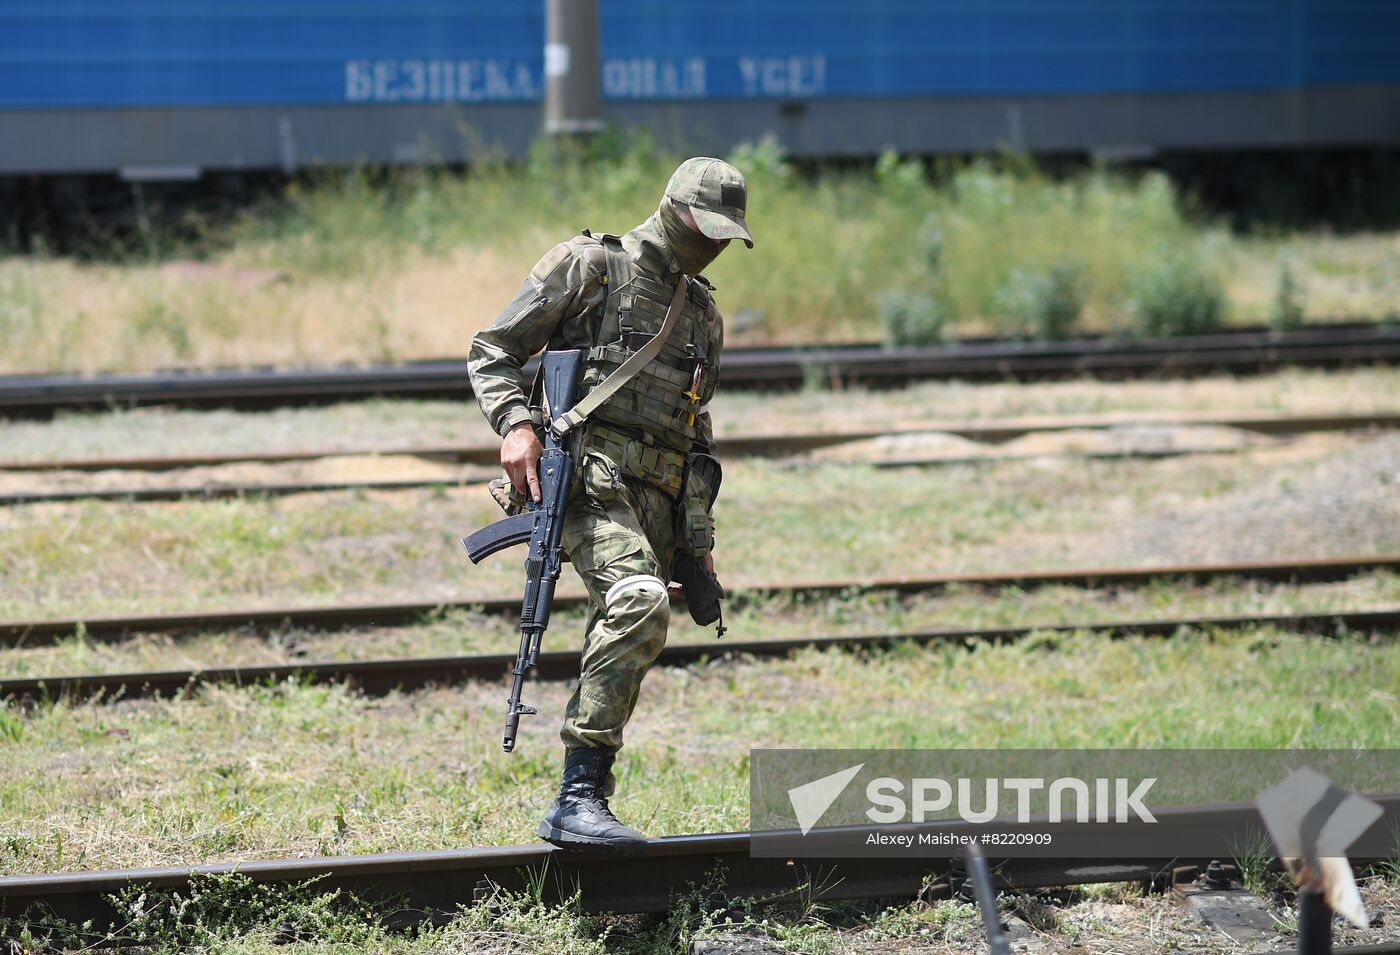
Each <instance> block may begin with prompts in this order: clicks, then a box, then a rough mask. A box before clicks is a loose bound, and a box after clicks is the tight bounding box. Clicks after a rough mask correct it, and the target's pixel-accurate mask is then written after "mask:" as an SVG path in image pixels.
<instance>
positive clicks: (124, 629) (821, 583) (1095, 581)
mask: <svg viewBox="0 0 1400 955" xmlns="http://www.w3.org/2000/svg"><path fill="white" fill-rule="evenodd" d="M1377 570H1381V571H1396V570H1400V554H1374V555H1365V556H1353V557H1335V558H1325V559H1322V560H1305V561H1296V560H1283V561H1253V562H1247V563H1224V564H1168V565H1162V566H1158V567H1088V568H1078V569H1072V570H1048V571H1010V572H1003V573H990V574H928V575H901V576H891V577H848V578H838V579H825V580H796V581H784V582H772V583H762V582H756V583H746V584H741V585H737V586H733V587H731V588H730V593H731V594H735V595H738V594H746V593H748V594H755V593H842V592H848V591H852V590H861V591H871V590H885V591H893V592H896V593H901V594H909V593H923V592H927V591H933V590H940V589H945V588H948V587H953V586H968V587H987V588H996V587H1020V588H1022V589H1025V590H1031V589H1035V588H1040V587H1050V586H1068V587H1138V586H1142V585H1143V584H1146V583H1149V582H1150V581H1153V580H1178V581H1182V582H1189V583H1204V582H1207V581H1211V580H1218V579H1221V578H1226V577H1242V578H1247V579H1251V580H1269V581H1282V582H1293V583H1325V582H1328V581H1336V580H1345V579H1347V578H1348V577H1352V576H1355V575H1356V574H1359V573H1365V572H1368V571H1377ZM586 599H587V598H586V597H585V596H584V595H583V594H581V593H579V592H577V591H575V592H569V591H568V590H564V591H561V592H559V593H558V594H556V596H555V598H554V606H555V607H556V608H560V609H563V608H567V607H577V606H580V605H582V604H583V603H584V602H585V601H586ZM466 609H478V610H481V611H482V612H485V613H512V612H514V613H518V612H519V610H520V598H519V597H464V598H462V599H460V600H454V601H442V600H437V601H432V600H425V601H409V602H403V603H374V604H371V603H365V604H346V605H339V606H328V607H327V606H321V607H316V606H283V607H267V608H258V609H252V608H248V609H234V610H215V611H196V612H193V613H168V614H144V615H139V616H87V617H67V618H54V617H47V618H34V619H14V620H0V647H4V646H10V647H15V646H29V647H34V646H43V645H46V644H50V643H53V642H55V641H57V640H60V639H62V638H64V637H66V636H69V635H70V634H72V633H74V632H75V631H77V630H78V629H79V627H81V628H82V630H83V633H84V634H85V636H86V638H87V639H89V640H107V641H110V640H119V639H121V638H122V637H123V636H125V635H127V634H133V633H164V634H179V633H193V632H199V631H206V632H207V631H211V630H235V629H239V628H243V627H251V628H255V629H269V628H279V627H280V628H297V629H318V630H333V629H344V628H349V627H393V626H402V625H404V624H411V623H415V622H417V621H419V620H422V619H423V618H424V617H427V616H431V615H433V614H436V613H441V612H443V611H447V610H466Z"/></svg>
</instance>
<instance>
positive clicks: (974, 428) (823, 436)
mask: <svg viewBox="0 0 1400 955" xmlns="http://www.w3.org/2000/svg"><path fill="white" fill-rule="evenodd" d="M1140 427H1159V428H1160V427H1175V428H1191V427H1217V428H1234V429H1237V430H1240V431H1250V432H1254V433H1257V434H1263V435H1268V436H1271V437H1286V436H1290V435H1299V434H1309V433H1318V432H1333V431H1364V430H1368V429H1393V428H1400V411H1395V412H1389V411H1381V412H1371V413H1364V414H1327V415H1316V414H1314V415H1269V414H1244V415H1208V414H1207V415H1189V416H1177V417H1163V416H1158V415H1148V416H1124V417H1105V416H1102V415H1076V416H1072V417H1061V418H1052V419H1045V418H1040V419H1026V420H1016V419H993V420H988V421H936V420H934V421H926V422H918V423H910V424H905V425H900V426H898V427H883V428H850V429H843V430H834V431H816V432H807V433H797V434H794V433H791V432H783V433H774V434H735V435H721V436H720V437H719V439H718V441H719V445H720V450H721V452H722V453H723V454H725V455H726V456H733V457H781V456H786V455H792V454H801V453H803V452H807V451H818V450H821V449H823V448H829V447H835V446H838V445H842V444H851V443H854V442H857V441H869V440H873V439H876V438H884V437H891V436H898V435H908V434H929V433H937V434H946V435H950V436H952V437H956V438H963V439H965V440H968V441H977V442H980V443H983V444H1004V443H1005V442H1007V441H1012V440H1014V439H1016V438H1023V437H1025V436H1027V435H1031V434H1046V433H1052V432H1059V431H1075V430H1089V429H1096V430H1102V429H1105V428H1140ZM500 455H501V445H500V442H499V441H494V442H485V443H481V444H465V443H464V444H444V445H405V446H399V447H359V448H355V447H350V448H320V449H313V450H308V451H272V452H259V451H245V452H239V451H234V452H228V453H225V454H187V455H155V456H150V455H148V456H144V457H96V458H69V459H53V458H44V459H37V460H31V461H25V460H11V461H0V471H9V472H14V473H27V472H46V471H75V472H87V471H176V470H183V469H186V468H196V467H218V466H221V465H227V464H293V463H297V462H302V461H316V460H320V459H323V458H331V457H414V458H422V459H424V460H428V461H438V462H443V463H446V464H484V465H492V466H494V465H497V464H499V462H500Z"/></svg>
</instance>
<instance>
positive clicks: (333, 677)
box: [0, 608, 1400, 701]
mask: <svg viewBox="0 0 1400 955" xmlns="http://www.w3.org/2000/svg"><path fill="white" fill-rule="evenodd" d="M1265 626H1274V627H1281V628H1286V629H1288V630H1292V631H1294V632H1298V633H1308V634H1317V635H1322V636H1334V637H1335V636H1340V635H1343V634H1380V633H1385V634H1390V633H1393V632H1395V631H1396V630H1397V629H1400V608H1389V609H1385V610H1367V611H1355V612H1349V613H1317V614H1306V613H1299V614H1257V615H1254V614H1251V615H1244V616H1226V617H1177V618H1169V619H1163V620H1128V621H1115V622H1109V623H1071V624H1043V625H1039V626H1022V627H987V628H973V629H947V630H942V629H930V630H914V631H903V632H891V633H875V634H861V635H853V636H811V637H795V638H788V639H774V640H747V641H743V640H723V641H716V642H713V643H680V644H668V645H667V646H665V647H664V648H663V649H662V651H661V654H660V656H659V657H658V658H657V660H656V663H657V665H659V666H690V665H693V664H703V663H705V662H707V661H711V660H717V659H738V658H753V659H775V658H780V657H786V656H789V655H790V654H793V653H796V652H797V651H799V650H813V649H815V650H828V649H837V650H846V651H868V650H884V649H890V648H893V647H897V646H930V645H936V644H950V645H959V644H961V645H966V644H972V643H1003V642H1008V641H1012V640H1018V639H1020V638H1022V637H1025V636H1028V635H1029V634H1032V633H1040V634H1070V633H1075V632H1079V633H1087V634H1094V635H1097V636H1102V637H1105V638H1107V639H1119V638H1123V637H1129V636H1160V637H1168V636H1171V635H1173V634H1175V633H1178V632H1181V631H1183V630H1239V629H1244V628H1250V627H1265ZM514 665H515V654H514V653H485V654H476V655H473V656H457V657H403V658H395V659H381V660H334V661H327V662H295V663H283V664H260V665H250V666H233V667H210V668H208V669H203V670H158V671H142V672H136V673H94V674H79V675H60V676H41V677H23V678H12V679H4V680H0V700H5V699H17V700H22V701H24V700H27V701H43V700H58V699H69V700H75V701H76V700H92V699H97V700H106V701H111V700H116V699H134V698H138V697H140V698H145V697H164V696H176V695H179V694H181V693H186V692H188V691H190V690H192V689H195V688H197V687H199V686H202V685H206V684H210V683H223V684H232V685H236V686H254V685H267V684H272V683H277V682H281V681H283V680H297V681H301V682H305V683H342V682H343V683H347V684H350V685H352V686H354V687H355V688H356V689H358V690H359V691H360V692H362V693H365V694H369V695H384V694H387V693H392V692H399V691H401V692H409V691H413V690H418V689H422V688H423V687H427V686H441V685H449V684H457V683H462V682H465V681H468V680H496V679H502V678H504V676H505V675H506V674H507V673H508V672H509V671H510V669H511V668H512V667H513V666H514ZM578 673H579V655H578V653H577V652H576V651H572V650H555V651H546V652H544V653H541V654H540V655H539V665H538V667H537V669H536V670H535V672H534V676H535V678H537V679H541V680H570V679H573V678H575V677H577V676H578Z"/></svg>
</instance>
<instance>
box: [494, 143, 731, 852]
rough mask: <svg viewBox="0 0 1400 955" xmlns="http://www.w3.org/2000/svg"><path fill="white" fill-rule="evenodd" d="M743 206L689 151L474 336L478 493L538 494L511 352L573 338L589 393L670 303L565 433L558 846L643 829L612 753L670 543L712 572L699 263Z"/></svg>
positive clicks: (651, 627) (652, 621)
mask: <svg viewBox="0 0 1400 955" xmlns="http://www.w3.org/2000/svg"><path fill="white" fill-rule="evenodd" d="M747 204H748V203H747V188H746V186H745V183H744V177H743V176H742V175H741V174H740V173H739V171H738V170H737V169H735V168H734V167H733V166H731V165H730V164H729V163H726V162H723V161H721V160H719V159H709V158H695V159H688V160H686V161H685V162H684V163H682V164H681V165H680V167H679V168H678V169H677V170H676V172H675V174H674V175H672V176H671V180H670V182H669V183H667V185H666V194H665V196H663V197H662V199H661V203H660V206H659V207H658V208H657V210H656V212H655V213H654V214H653V215H652V216H651V217H650V218H649V219H647V220H646V221H645V222H643V223H642V224H641V225H639V226H637V227H636V228H635V229H633V230H632V231H630V232H628V233H626V234H625V235H623V236H621V237H617V236H611V235H602V236H593V235H591V234H590V233H588V232H587V231H585V232H584V233H583V235H581V236H578V237H576V238H574V239H571V240H570V241H568V242H562V243H560V244H559V245H556V246H555V247H554V248H553V249H551V250H550V251H549V252H548V253H546V254H545V256H544V258H542V259H540V261H539V262H538V263H537V264H536V265H535V267H534V268H533V269H532V270H531V271H530V275H529V277H528V278H527V279H526V280H525V284H524V286H522V287H521V289H520V292H519V293H518V294H517V295H516V296H515V299H514V300H513V301H512V302H511V303H510V304H509V305H508V306H507V307H506V309H505V311H504V312H502V313H501V315H500V317H498V318H497V319H496V321H495V323H494V324H493V325H492V326H491V327H490V328H487V329H485V330H483V331H481V332H480V333H478V334H477V335H476V336H475V338H473V339H472V346H471V352H470V357H469V371H470V374H471V380H472V388H473V390H474V391H475V393H476V396H477V402H478V403H479V404H480V406H481V411H482V413H483V414H484V415H486V419H487V421H489V422H490V424H491V427H493V428H494V429H495V430H496V432H497V433H498V434H500V435H501V437H502V439H503V440H502V442H501V464H502V466H503V467H504V469H505V472H506V476H507V478H508V482H509V483H508V484H506V485H504V486H503V487H501V486H498V488H497V489H496V490H495V491H493V493H496V494H497V499H498V500H502V502H503V504H506V503H508V501H507V499H508V498H510V497H511V496H512V495H513V499H514V500H515V501H517V502H523V501H524V497H523V495H524V494H526V493H528V494H529V495H530V496H531V497H532V498H533V499H534V500H536V501H538V500H539V498H540V491H539V477H538V474H537V471H536V465H537V462H538V461H539V459H540V455H541V453H542V450H543V449H542V446H541V443H540V440H539V436H538V435H537V434H536V431H535V428H536V426H537V425H538V424H539V422H538V421H537V420H536V419H535V417H534V416H533V415H532V412H531V407H530V402H529V401H528V400H527V398H526V394H525V388H524V380H523V375H522V372H521V367H522V366H523V365H524V363H525V361H526V359H528V358H529V357H530V356H531V355H533V354H534V353H536V352H538V351H540V350H541V349H543V348H545V347H546V346H548V347H549V348H551V349H564V348H578V349H583V350H585V360H584V371H583V376H582V381H581V385H580V389H579V391H580V395H586V394H587V393H588V392H589V391H590V390H591V389H592V388H593V387H595V386H597V385H598V384H599V383H600V382H603V381H605V380H606V379H607V378H608V377H609V375H611V374H612V373H613V372H614V371H616V370H617V368H618V367H619V366H620V365H621V364H622V362H624V361H625V360H626V359H627V357H628V355H630V354H631V353H632V352H634V351H636V350H637V349H639V348H641V347H643V346H644V345H646V344H647V343H648V342H649V341H651V340H652V339H653V338H654V337H656V336H657V334H658V333H659V332H660V331H662V325H663V323H664V322H665V319H666V315H667V313H668V311H669V310H670V309H671V307H672V305H673V302H674V303H675V305H676V306H677V307H679V309H680V310H679V313H678V316H677V318H676V319H675V322H674V325H673V327H672V328H671V330H670V332H669V333H668V334H667V335H666V336H665V338H664V342H665V344H664V345H663V346H662V350H661V352H660V353H659V354H658V355H657V357H656V358H654V359H653V360H651V361H650V362H648V363H647V364H646V365H644V366H642V368H641V370H640V372H638V373H637V374H635V376H633V377H631V378H628V379H627V380H626V381H625V383H624V384H622V385H621V387H620V388H619V390H618V391H617V392H616V393H615V394H613V395H612V396H611V397H609V398H608V399H607V400H606V401H604V403H603V404H602V405H600V406H599V407H598V408H597V409H596V410H595V411H594V412H593V413H592V414H591V415H590V416H589V417H588V419H587V420H586V422H584V423H583V424H582V425H581V426H580V427H579V428H577V429H575V430H574V431H572V432H571V433H570V436H569V440H570V441H571V442H572V443H571V444H570V446H569V450H570V452H571V453H572V454H573V457H574V460H575V461H576V462H578V468H577V471H576V477H575V481H574V487H573V488H572V489H571V491H570V495H569V502H568V507H567V513H566V517H565V521H564V528H563V538H562V546H563V549H564V552H565V553H566V554H568V556H569V559H570V561H571V562H572V563H573V565H574V569H575V570H576V571H578V574H579V576H580V577H581V578H582V579H583V583H584V586H585V587H586V588H587V589H588V597H589V604H588V619H587V622H586V624H585V628H584V643H583V656H582V661H581V668H580V669H581V676H580V678H579V682H578V686H577V687H576V688H575V689H574V693H573V696H572V698H571V699H570V700H569V703H568V706H567V707H566V708H565V711H564V725H563V728H562V730H561V731H560V736H561V738H562V739H563V741H564V750H565V755H564V774H563V782H562V783H561V785H560V788H559V795H558V797H557V798H556V799H555V800H554V803H553V805H551V806H550V807H549V812H548V813H547V814H546V815H545V818H544V821H542V822H541V823H540V825H539V829H538V834H539V836H540V838H542V839H545V840H547V841H549V842H551V843H553V844H554V845H556V846H559V847H561V848H583V847H594V848H603V849H611V850H615V851H636V850H638V849H640V848H641V847H642V846H644V845H645V842H646V837H645V836H643V835H642V834H641V833H640V832H638V831H637V830H635V829H632V828H629V827H627V826H625V825H623V824H622V823H621V822H619V821H618V819H617V817H616V816H614V815H613V814H612V811H611V810H610V809H609V808H608V802H607V797H608V796H610V795H611V794H612V784H613V777H612V764H613V760H614V757H615V755H616V753H617V750H618V749H619V748H620V747H621V746H622V730H623V727H625V726H626V725H627V721H628V719H629V718H630V717H631V715H632V710H633V708H634V707H635V706H636V704H637V694H638V692H639V690H640V689H641V684H642V678H643V677H644V676H645V675H646V672H647V670H648V669H649V668H650V667H651V665H652V663H653V662H654V661H655V660H656V657H657V655H658V654H659V653H660V652H661V648H662V646H664V645H665V643H666V629H667V624H668V622H669V619H670V604H669V601H668V593H667V591H668V587H667V583H668V581H670V580H671V579H672V571H671V568H672V562H673V559H674V558H675V556H676V554H677V553H678V552H684V553H686V554H689V555H691V556H693V557H695V558H699V559H702V560H703V561H704V566H705V568H706V569H707V570H708V571H710V572H711V573H713V569H714V562H713V556H712V555H711V553H710V550H711V548H712V546H713V543H714V539H713V528H714V525H713V521H712V519H711V517H710V513H709V511H710V505H711V503H712V502H713V497H714V493H716V492H717V491H718V485H719V470H718V464H717V462H715V461H714V458H713V456H712V451H713V439H712V430H711V425H710V415H709V412H708V410H707V405H708V403H709V401H710V398H711V396H712V395H713V394H714V390H715V383H716V378H717V373H718V370H719V354H720V350H721V348H722V347H723V342H724V329H723V323H722V320H721V318H720V314H719V310H718V309H717V308H716V307H715V304H714V299H713V298H712V297H711V295H710V291H711V289H713V286H712V285H711V284H710V283H709V282H708V281H707V280H706V279H704V278H702V277H701V276H700V273H701V272H702V271H703V270H704V269H705V267H706V266H708V265H709V264H710V263H711V262H712V261H714V259H715V257H716V256H718V255H719V253H720V252H721V251H723V250H724V248H725V247H726V246H727V245H728V244H729V242H730V240H731V239H742V240H743V241H744V243H745V244H746V245H748V247H749V248H753V238H752V236H750V234H749V230H748V226H747V224H746V223H745V221H744V212H745V208H746V206H747ZM682 281H684V282H685V283H686V286H685V289H684V294H683V296H681V295H680V284H679V283H681V282H682ZM678 296H679V297H678ZM619 377H624V376H619ZM536 413H537V412H536ZM516 489H518V490H516Z"/></svg>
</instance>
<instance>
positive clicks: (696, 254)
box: [656, 198, 723, 275]
mask: <svg viewBox="0 0 1400 955" xmlns="http://www.w3.org/2000/svg"><path fill="white" fill-rule="evenodd" d="M656 214H657V219H658V220H659V221H660V223H661V234H662V236H663V237H664V238H665V240H666V248H668V249H670V250H671V254H672V255H674V256H675V257H676V264H678V265H679V266H680V267H681V271H682V272H684V273H685V274H686V275H699V274H700V273H701V272H702V271H704V269H705V266H707V265H709V264H710V263H711V262H713V261H714V260H715V259H716V258H717V257H718V256H719V254H720V252H721V251H723V247H722V246H721V245H720V244H719V243H717V242H715V241H714V240H713V239H707V238H705V237H704V236H703V235H701V234H700V233H699V232H696V231H695V230H694V229H692V228H691V227H690V226H688V225H686V224H685V223H684V222H682V221H681V217H680V214H679V213H677V212H676V210H675V207H674V206H672V205H671V200H670V199H665V198H663V199H662V200H661V206H660V208H658V209H657V210H656Z"/></svg>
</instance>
